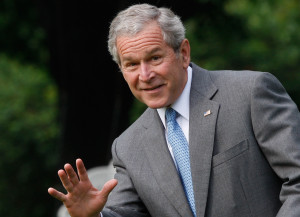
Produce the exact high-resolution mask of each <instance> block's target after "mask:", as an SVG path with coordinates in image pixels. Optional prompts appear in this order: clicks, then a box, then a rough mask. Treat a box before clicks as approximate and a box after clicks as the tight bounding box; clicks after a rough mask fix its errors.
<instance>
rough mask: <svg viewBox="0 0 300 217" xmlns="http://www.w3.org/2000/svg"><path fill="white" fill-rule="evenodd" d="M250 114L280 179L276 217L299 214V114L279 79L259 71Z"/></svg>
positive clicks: (261, 143)
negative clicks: (278, 206)
mask: <svg viewBox="0 0 300 217" xmlns="http://www.w3.org/2000/svg"><path fill="white" fill-rule="evenodd" d="M254 83H255V85H254V89H253V92H252V103H251V105H252V107H251V115H252V122H253V129H254V133H255V136H256V139H257V141H258V143H259V145H260V147H261V149H262V151H263V153H264V155H265V157H266V158H267V160H268V162H269V164H270V165H271V167H272V168H273V170H274V171H275V173H276V174H277V175H278V176H279V177H280V178H281V179H282V180H283V184H282V188H281V191H280V201H281V202H282V207H281V208H280V210H279V212H278V214H277V216H278V217H299V216H300V115H299V110H298V109H297V106H296V105H295V103H294V102H293V101H292V100H291V99H290V97H289V96H288V94H287V93H286V91H285V89H284V88H283V86H282V85H281V84H280V82H279V81H278V80H277V79H276V78H275V77H274V76H272V75H271V74H262V75H261V76H259V77H258V78H257V79H256V81H255V82H254Z"/></svg>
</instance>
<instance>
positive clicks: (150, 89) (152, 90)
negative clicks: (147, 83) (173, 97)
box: [141, 84, 164, 93]
mask: <svg viewBox="0 0 300 217" xmlns="http://www.w3.org/2000/svg"><path fill="white" fill-rule="evenodd" d="M163 86H164V84H161V85H158V86H155V87H149V88H141V90H142V91H145V92H147V93H156V92H159V91H160V90H161V89H162V88H163Z"/></svg>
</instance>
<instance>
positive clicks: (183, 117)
mask: <svg viewBox="0 0 300 217" xmlns="http://www.w3.org/2000/svg"><path fill="white" fill-rule="evenodd" d="M187 71H188V80H187V82H186V85H185V87H184V89H183V91H182V93H181V95H180V96H179V98H178V99H177V100H176V101H175V102H174V103H173V104H172V105H171V107H172V108H173V109H174V110H175V111H176V112H177V113H178V114H179V115H178V116H177V118H176V121H177V123H178V124H179V126H180V127H181V129H182V131H183V133H184V136H185V138H186V140H187V141H188V142H189V119H190V90H191V83H192V68H191V67H190V66H189V67H188V70H187ZM157 112H158V114H159V117H160V119H161V121H162V123H163V125H164V127H165V135H167V129H166V118H165V113H166V107H164V108H159V109H157ZM165 138H167V136H165ZM167 144H168V148H169V151H170V153H171V155H172V158H173V161H174V163H175V160H174V155H173V151H172V147H171V145H170V144H169V143H168V141H167ZM175 165H176V163H175Z"/></svg>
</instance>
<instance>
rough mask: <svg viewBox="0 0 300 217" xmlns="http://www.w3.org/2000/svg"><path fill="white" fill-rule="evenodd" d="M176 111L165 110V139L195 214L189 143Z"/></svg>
mask: <svg viewBox="0 0 300 217" xmlns="http://www.w3.org/2000/svg"><path fill="white" fill-rule="evenodd" d="M176 115H177V112H176V111H175V110H174V109H172V108H167V110H166V121H167V139H168V142H169V144H170V145H171V147H172V151H173V154H174V158H175V161H176V164H177V168H178V171H179V176H180V178H181V182H182V183H183V187H184V191H185V194H186V197H187V199H188V202H189V205H190V207H191V209H192V211H193V214H194V216H196V207H195V198H194V191H193V182H192V174H191V167H190V155H189V144H188V142H187V140H186V138H185V136H184V134H183V132H182V130H181V128H180V126H179V124H178V123H177V121H176Z"/></svg>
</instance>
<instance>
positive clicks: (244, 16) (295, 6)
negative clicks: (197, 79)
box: [186, 0, 300, 107]
mask: <svg viewBox="0 0 300 217" xmlns="http://www.w3.org/2000/svg"><path fill="white" fill-rule="evenodd" d="M198 1H199V2H209V6H210V7H208V9H209V8H213V10H211V11H206V12H207V13H203V12H202V13H201V12H200V13H199V14H198V15H197V16H194V17H191V18H190V19H189V20H188V21H187V22H186V26H187V37H188V38H189V39H190V43H191V48H192V50H191V52H192V61H194V62H196V63H198V64H199V65H200V66H202V67H204V68H207V69H250V70H258V71H269V72H271V73H272V74H274V75H275V76H276V77H278V78H279V80H280V81H281V82H282V83H283V85H284V86H285V88H286V89H287V91H288V92H289V94H290V95H291V96H292V98H293V99H294V101H296V103H297V105H298V107H299V106H300V72H299V70H300V61H299V60H300V13H299V11H300V4H299V1H298V0H263V1H262V0H226V1H217V0H215V1H206V0H198ZM204 12H205V11H204Z"/></svg>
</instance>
